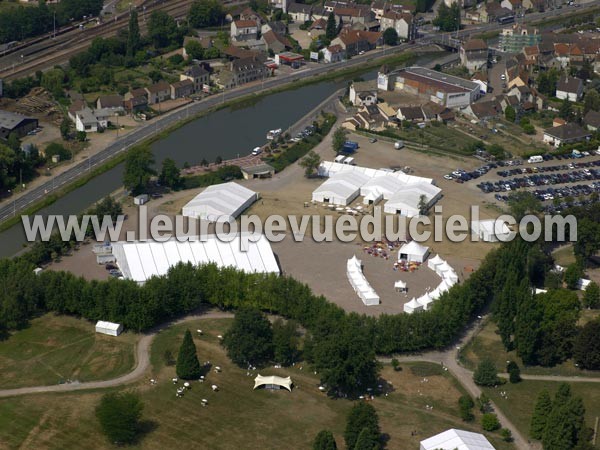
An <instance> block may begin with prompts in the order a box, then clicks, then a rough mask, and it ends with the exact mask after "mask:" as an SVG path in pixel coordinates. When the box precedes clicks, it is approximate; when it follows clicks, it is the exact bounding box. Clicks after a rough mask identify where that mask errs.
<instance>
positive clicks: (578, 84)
mask: <svg viewBox="0 0 600 450" xmlns="http://www.w3.org/2000/svg"><path fill="white" fill-rule="evenodd" d="M582 95H583V81H582V80H580V79H579V78H577V77H571V76H569V75H563V76H561V77H560V79H559V80H558V82H557V83H556V98H559V99H561V100H569V101H572V102H576V101H579V100H580V99H581V97H582Z"/></svg>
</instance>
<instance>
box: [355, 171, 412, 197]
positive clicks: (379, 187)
mask: <svg viewBox="0 0 600 450" xmlns="http://www.w3.org/2000/svg"><path fill="white" fill-rule="evenodd" d="M404 186H406V183H404V182H403V181H401V180H400V179H399V178H398V177H394V176H393V174H389V173H388V174H385V175H381V176H378V177H375V178H371V179H370V180H369V181H367V182H366V183H365V185H364V186H362V187H361V188H360V195H362V196H363V197H365V198H366V197H367V196H368V195H369V194H371V195H373V194H375V195H378V194H381V196H382V197H383V198H384V199H385V200H388V199H389V198H390V197H391V196H392V195H394V194H395V193H396V192H398V191H399V190H400V189H402V188H403V187H404Z"/></svg>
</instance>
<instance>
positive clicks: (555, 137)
mask: <svg viewBox="0 0 600 450" xmlns="http://www.w3.org/2000/svg"><path fill="white" fill-rule="evenodd" d="M591 137H592V133H591V132H589V131H588V130H584V129H583V128H581V127H580V126H579V125H577V124H574V123H567V124H565V125H560V126H558V127H552V128H548V129H547V130H544V138H543V141H544V142H545V143H547V144H550V145H554V147H560V146H561V145H563V144H572V143H574V142H581V141H586V140H589V139H590V138H591Z"/></svg>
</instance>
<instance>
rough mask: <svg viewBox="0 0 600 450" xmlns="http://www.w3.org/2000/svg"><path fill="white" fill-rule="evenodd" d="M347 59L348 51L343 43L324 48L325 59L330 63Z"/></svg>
mask: <svg viewBox="0 0 600 450" xmlns="http://www.w3.org/2000/svg"><path fill="white" fill-rule="evenodd" d="M344 59H346V51H345V50H344V49H343V48H342V46H341V45H330V46H329V47H327V48H325V49H324V50H323V60H324V61H325V62H328V63H335V62H340V61H344Z"/></svg>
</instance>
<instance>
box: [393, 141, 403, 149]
mask: <svg viewBox="0 0 600 450" xmlns="http://www.w3.org/2000/svg"><path fill="white" fill-rule="evenodd" d="M402 147H404V142H402V141H396V143H395V144H394V148H395V149H396V150H400V149H401V148H402Z"/></svg>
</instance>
